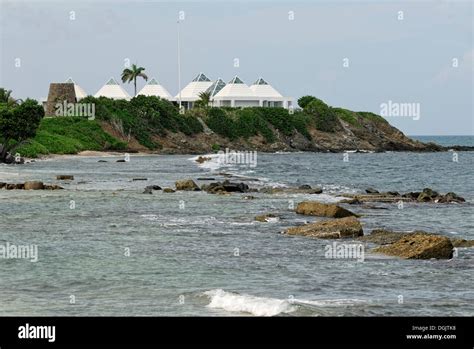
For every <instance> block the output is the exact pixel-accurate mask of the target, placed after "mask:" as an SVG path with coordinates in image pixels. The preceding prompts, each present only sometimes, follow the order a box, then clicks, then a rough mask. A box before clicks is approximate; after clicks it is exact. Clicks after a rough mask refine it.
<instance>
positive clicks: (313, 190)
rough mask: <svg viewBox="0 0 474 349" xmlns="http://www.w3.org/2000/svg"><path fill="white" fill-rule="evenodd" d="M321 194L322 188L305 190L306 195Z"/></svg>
mask: <svg viewBox="0 0 474 349" xmlns="http://www.w3.org/2000/svg"><path fill="white" fill-rule="evenodd" d="M322 192H323V189H322V188H312V189H309V190H307V193H308V194H321V193H322Z"/></svg>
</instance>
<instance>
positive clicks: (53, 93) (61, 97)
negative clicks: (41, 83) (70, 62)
mask: <svg viewBox="0 0 474 349" xmlns="http://www.w3.org/2000/svg"><path fill="white" fill-rule="evenodd" d="M64 101H66V102H67V103H76V92H75V91H74V84H73V83H51V84H50V85H49V93H48V101H47V102H46V108H45V115H46V116H55V115H56V108H55V106H56V104H57V103H64Z"/></svg>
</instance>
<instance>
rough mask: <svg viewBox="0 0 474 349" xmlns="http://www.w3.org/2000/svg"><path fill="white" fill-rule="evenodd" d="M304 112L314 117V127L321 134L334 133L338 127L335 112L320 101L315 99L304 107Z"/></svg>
mask: <svg viewBox="0 0 474 349" xmlns="http://www.w3.org/2000/svg"><path fill="white" fill-rule="evenodd" d="M305 111H306V112H307V113H308V114H310V115H312V116H313V117H314V122H315V126H316V128H317V129H318V130H320V131H323V132H334V131H336V129H337V127H338V125H339V122H338V119H337V116H336V112H335V111H334V109H333V108H331V107H329V106H328V105H327V104H326V103H324V102H323V101H322V100H320V99H317V98H315V99H314V100H313V101H312V102H310V103H309V104H308V105H307V106H306V108H305Z"/></svg>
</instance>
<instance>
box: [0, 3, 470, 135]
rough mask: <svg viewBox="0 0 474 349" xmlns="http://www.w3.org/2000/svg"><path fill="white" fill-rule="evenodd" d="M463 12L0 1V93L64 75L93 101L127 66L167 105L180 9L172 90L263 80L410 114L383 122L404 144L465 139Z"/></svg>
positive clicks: (25, 93)
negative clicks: (411, 108)
mask: <svg viewBox="0 0 474 349" xmlns="http://www.w3.org/2000/svg"><path fill="white" fill-rule="evenodd" d="M473 4H474V1H470V0H466V1H463V0H458V1H446V0H443V1H354V0H353V1H302V2H294V1H291V2H290V1H270V0H261V1H233V2H229V1H217V0H215V1H188V2H184V1H175V2H164V1H152V0H148V1H146V0H141V1H138V0H137V1H131V0H118V1H113V0H95V1H90V0H83V1H80V2H76V1H59V0H49V1H43V0H38V1H31V0H30V1H22V0H14V1H8V0H0V39H1V45H0V86H1V87H4V88H7V89H9V90H13V96H14V97H16V98H22V99H25V98H27V97H30V98H35V99H42V98H45V97H46V96H47V94H48V89H49V84H50V83H51V82H64V81H65V80H66V79H67V78H68V77H72V78H73V79H74V80H75V82H76V83H77V84H79V85H80V86H81V87H82V88H83V89H84V90H85V91H86V92H87V93H88V94H92V95H93V94H95V93H96V92H97V91H98V90H99V88H100V87H101V86H102V85H103V84H104V83H105V82H106V81H107V80H108V79H109V78H110V77H115V79H116V80H117V81H120V80H119V79H120V74H121V72H122V70H123V69H124V68H125V65H126V64H127V63H128V62H130V63H137V64H138V65H140V66H143V67H145V69H146V70H145V72H146V73H147V75H148V76H149V77H150V78H151V77H156V78H157V80H158V81H159V82H160V83H161V84H163V85H164V86H165V87H166V88H167V89H168V90H169V91H170V93H171V94H172V95H175V94H177V93H178V68H177V51H178V50H177V32H178V24H177V20H178V17H179V14H180V11H183V12H182V13H184V20H182V21H181V23H180V24H179V27H180V33H181V35H180V36H181V85H182V87H184V86H185V85H186V84H187V83H188V82H189V81H191V80H192V79H193V78H194V77H195V76H196V75H197V74H198V73H199V72H204V73H205V74H206V75H207V76H208V77H209V78H211V79H212V80H215V79H217V78H219V77H220V78H222V79H223V80H224V81H226V82H227V81H229V80H231V79H232V77H233V76H235V75H238V76H239V77H240V78H241V79H242V80H243V81H244V82H245V83H247V84H249V85H250V84H251V83H252V82H254V81H255V80H256V79H257V78H258V77H260V76H262V77H263V78H264V79H265V80H267V81H268V82H269V83H270V84H272V86H273V87H275V88H276V89H277V90H278V91H279V92H281V93H282V94H283V95H284V96H291V97H294V98H295V99H297V98H299V97H301V96H303V95H314V96H316V97H318V98H320V99H322V100H323V101H325V102H326V103H327V104H328V105H331V106H334V107H343V108H347V109H351V110H354V111H371V112H374V113H377V114H380V113H381V106H382V105H387V104H388V103H392V105H394V104H398V105H402V104H405V105H407V104H406V103H410V105H416V106H418V107H419V110H420V114H419V116H418V117H416V116H414V115H408V114H407V115H396V114H393V113H392V115H387V116H386V118H387V120H388V121H389V122H390V123H391V124H392V125H394V126H395V127H397V128H399V129H400V130H402V131H403V132H404V133H405V134H408V135H473V134H474V108H473V106H474V84H473V81H474V48H473V47H474V43H473V30H474V11H473V6H474V5H473ZM236 60H238V63H239V64H238V66H235V63H236ZM144 84H145V82H144V81H143V80H139V81H138V89H140V88H141V87H143V85H144ZM124 88H125V89H126V90H127V91H128V92H129V93H130V94H133V84H127V85H125V86H124ZM411 103H414V104H411Z"/></svg>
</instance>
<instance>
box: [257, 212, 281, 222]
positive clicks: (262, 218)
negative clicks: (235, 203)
mask: <svg viewBox="0 0 474 349" xmlns="http://www.w3.org/2000/svg"><path fill="white" fill-rule="evenodd" d="M255 220H256V221H259V222H263V223H266V222H278V221H279V220H280V217H278V216H276V215H274V214H273V213H267V214H262V215H259V216H255Z"/></svg>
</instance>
